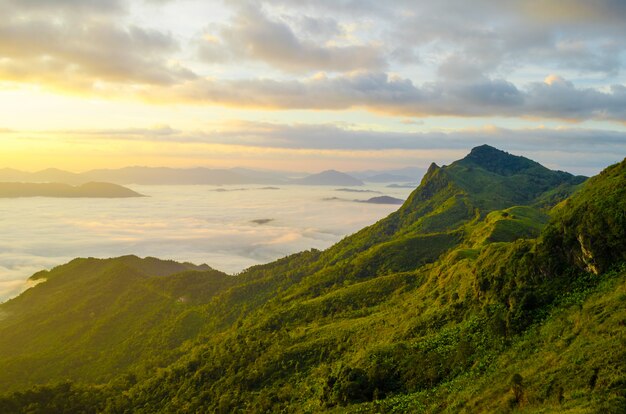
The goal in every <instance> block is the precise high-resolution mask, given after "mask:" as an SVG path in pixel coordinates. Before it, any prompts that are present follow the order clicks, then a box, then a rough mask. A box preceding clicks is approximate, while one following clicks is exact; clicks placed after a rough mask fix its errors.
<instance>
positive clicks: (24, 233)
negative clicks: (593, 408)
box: [0, 185, 411, 301]
mask: <svg viewBox="0 0 626 414" xmlns="http://www.w3.org/2000/svg"><path fill="white" fill-rule="evenodd" d="M224 188H225V189H229V187H224ZM232 188H235V187H232ZM239 188H241V186H237V187H236V189H239ZM132 189H134V190H135V191H137V192H139V193H142V194H146V195H148V196H149V197H145V198H133V199H104V200H86V199H83V200H69V199H52V198H33V199H5V200H1V201H0V232H1V233H2V234H3V237H2V239H0V252H1V253H0V301H3V300H6V299H8V298H10V297H12V296H15V295H17V294H18V293H20V292H21V291H23V290H24V289H25V288H28V287H29V282H28V281H27V279H28V277H29V276H31V275H32V274H33V273H35V272H37V271H39V270H42V269H46V268H51V267H54V266H56V265H60V264H62V263H65V262H67V261H69V260H71V259H73V258H74V257H88V256H93V257H112V256H120V255H126V254H136V255H138V256H156V257H159V258H164V259H174V260H181V261H190V262H193V263H197V264H200V263H207V264H208V265H210V266H212V267H214V268H216V269H219V270H223V271H226V272H229V273H236V272H239V271H241V270H243V269H245V268H247V267H249V266H252V265H255V264H259V263H266V262H269V261H271V260H274V259H277V258H280V257H283V256H285V255H288V254H291V253H295V252H298V251H301V250H306V249H310V248H317V249H323V248H326V247H328V246H330V245H331V244H333V243H335V242H337V241H339V240H340V239H341V238H343V237H344V236H345V235H347V234H350V233H353V232H355V231H357V230H359V229H361V228H362V227H365V226H367V225H368V224H371V223H374V222H375V221H377V220H378V219H380V218H382V217H384V216H386V215H387V214H389V213H391V212H392V211H394V210H396V209H397V208H398V206H394V205H372V204H367V203H354V202H351V201H346V202H341V201H339V202H334V203H328V202H324V201H323V200H324V198H327V197H331V196H333V195H336V194H337V193H336V191H335V188H333V187H311V186H308V187H301V186H285V187H283V188H280V189H278V190H275V191H264V190H263V189H260V188H258V186H250V187H249V188H248V189H247V190H246V191H224V192H216V191H214V190H215V187H212V186H145V187H144V186H132ZM365 189H370V190H372V191H380V192H382V193H384V194H387V195H390V196H394V197H398V198H403V199H404V198H406V196H407V195H408V193H409V192H410V191H411V190H410V189H390V188H385V187H384V185H377V186H374V185H373V186H367V187H365ZM368 196H371V195H370V194H363V197H362V198H363V199H364V200H365V199H367V198H369V197H368ZM268 220H269V221H268ZM260 221H263V224H262V225H261V224H259V222H260Z"/></svg>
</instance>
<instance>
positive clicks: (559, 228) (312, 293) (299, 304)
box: [0, 147, 626, 413]
mask: <svg viewBox="0 0 626 414" xmlns="http://www.w3.org/2000/svg"><path fill="white" fill-rule="evenodd" d="M472 177H474V179H475V180H479V181H480V182H481V185H480V186H479V187H480V188H478V187H476V188H472V186H473V185H474V184H473V181H472ZM489 188H492V189H493V191H491V192H489V191H488V189H489ZM574 192H575V193H574ZM572 193H574V194H573V195H571V196H570V197H569V198H568V199H567V200H566V201H563V197H565V196H566V195H570V194H572ZM557 202H558V203H559V204H558V205H557V206H556V207H555V208H553V209H551V210H549V209H548V208H547V206H548V205H554V204H555V203H557ZM625 202H626V161H625V162H622V163H621V164H619V165H616V166H613V167H610V168H609V169H607V170H606V171H605V172H603V173H602V174H600V175H599V176H597V177H594V178H592V179H590V180H588V181H587V182H585V183H584V184H582V185H581V179H580V178H579V177H573V176H571V175H569V174H566V173H561V172H553V171H550V170H547V169H545V168H544V167H542V166H540V165H539V164H536V163H534V162H532V161H530V160H526V159H523V158H521V157H514V156H511V155H509V154H506V153H503V152H501V151H498V150H495V149H493V148H490V147H479V148H478V149H475V150H473V151H472V153H471V154H470V155H469V156H468V157H466V158H465V159H464V160H461V161H458V162H456V163H454V164H452V165H450V166H448V167H437V166H434V165H433V166H432V167H431V168H430V169H429V172H428V173H427V174H426V176H425V177H424V180H423V181H422V183H421V185H420V187H418V188H417V189H416V190H415V192H414V193H413V194H412V195H411V197H410V198H409V199H408V200H407V202H406V203H405V204H404V205H403V206H402V207H401V208H400V209H399V210H398V211H397V212H396V213H394V214H392V215H390V216H389V217H388V218H386V219H384V220H381V221H380V222H378V223H376V224H374V225H373V226H370V227H368V228H366V229H363V230H362V231H360V232H358V233H356V234H355V235H353V236H350V237H347V238H346V239H344V240H343V241H341V242H340V243H338V244H337V245H335V246H333V247H331V248H330V249H328V250H326V251H324V252H319V251H308V252H303V253H300V254H296V255H292V256H289V257H287V258H284V259H281V260H279V261H277V262H274V263H270V264H267V265H262V266H255V267H253V268H251V269H249V270H248V271H246V272H244V273H242V274H240V275H238V276H236V277H229V276H226V275H223V274H220V273H219V272H215V271H211V270H206V269H202V270H195V269H188V268H185V269H180V271H179V270H178V269H174V268H172V269H171V272H170V271H168V272H164V273H176V274H173V275H169V276H167V275H166V274H161V275H160V276H150V275H147V274H142V273H141V268H142V263H141V261H138V260H137V259H133V260H134V261H135V262H136V264H135V265H134V266H130V265H128V264H127V263H122V264H120V263H118V262H119V261H120V260H121V261H122V262H124V260H128V259H123V258H122V259H114V260H111V261H94V262H93V263H92V264H91V265H88V266H87V265H86V266H87V267H89V266H94V270H93V272H92V271H89V270H87V268H85V270H84V271H79V270H80V269H79V267H80V265H81V263H87V262H90V261H92V259H87V260H86V261H80V260H79V261H75V262H71V263H70V264H68V265H66V266H68V267H67V268H65V269H63V268H61V270H62V272H61V273H60V276H58V277H55V276H54V275H52V274H50V275H46V278H47V280H48V281H47V282H45V283H42V284H40V285H38V286H36V287H35V288H33V289H31V290H29V291H27V292H25V293H24V294H23V295H22V296H20V297H19V298H16V299H15V300H13V301H11V302H9V303H7V304H5V305H2V306H0V312H5V313H7V314H9V316H5V317H4V319H3V320H2V321H0V329H1V327H2V326H5V327H6V326H9V325H8V324H11V323H12V324H19V323H24V321H25V319H16V318H17V316H16V315H18V314H20V315H21V314H22V312H25V311H23V310H22V311H20V310H19V309H18V308H13V309H12V308H11V307H14V306H16V305H15V304H19V303H20V301H21V300H25V299H28V300H30V302H29V305H28V308H32V307H37V306H38V302H39V301H41V302H42V303H44V304H45V303H46V301H49V300H50V297H52V296H50V295H48V294H47V293H42V292H44V291H43V290H42V289H44V288H46V285H49V284H52V286H53V287H54V286H56V289H59V291H60V293H58V295H59V296H60V297H63V298H64V299H63V301H64V307H65V308H67V312H72V309H78V310H79V311H80V310H84V309H87V308H86V307H87V304H81V301H80V300H81V298H88V297H89V296H88V295H89V294H91V295H94V296H93V297H92V299H91V300H89V301H88V302H89V303H92V302H95V303H97V302H98V301H100V300H101V301H103V303H108V304H110V306H111V307H112V309H109V310H107V312H105V313H103V314H98V315H96V318H95V319H96V320H95V321H93V322H91V323H90V324H89V326H87V325H80V324H79V325H78V326H80V327H81V329H80V335H78V336H76V337H72V336H71V335H72V334H74V335H77V332H71V329H70V328H69V327H68V326H70V327H71V326H72V325H73V322H72V324H69V325H66V324H67V321H68V320H70V321H73V319H71V318H67V317H64V318H65V319H63V318H61V319H58V318H51V319H52V321H53V322H52V325H49V326H50V327H53V329H48V328H45V327H41V328H37V329H36V330H32V329H31V332H37V335H36V336H37V337H39V336H42V337H43V338H44V339H45V340H46V341H48V342H46V344H47V345H45V346H46V347H49V346H50V344H52V345H53V346H54V345H55V344H54V341H55V340H57V338H58V334H56V333H54V332H56V331H57V330H58V331H59V332H65V334H64V335H66V336H65V337H64V338H65V340H64V342H66V343H69V344H70V345H64V347H66V349H69V350H70V352H69V355H70V356H69V357H67V358H66V359H56V360H55V359H54V358H48V356H47V355H44V356H43V357H42V358H41V359H40V360H39V361H40V363H42V364H43V365H41V366H39V367H38V366H35V365H33V366H32V367H31V368H30V370H29V375H30V376H32V375H35V373H36V375H38V377H37V378H35V379H28V376H26V375H25V374H24V372H23V371H19V372H18V369H17V367H19V364H20V359H19V355H20V353H19V352H17V351H16V350H15V349H14V350H12V352H14V354H13V355H11V356H9V357H7V358H5V359H4V360H0V366H1V367H3V368H4V367H9V368H10V367H14V368H12V369H13V370H12V371H10V372H9V371H7V372H9V373H8V374H6V375H5V374H4V373H3V372H0V378H2V380H4V381H5V384H9V383H10V381H11V379H12V380H13V381H14V382H13V383H12V384H14V385H13V386H12V387H13V389H22V390H23V389H25V387H27V386H28V385H30V384H35V383H39V384H44V383H45V382H49V383H51V385H45V386H40V387H38V388H33V389H30V390H29V391H23V392H17V393H13V394H7V395H6V396H5V397H4V398H0V411H7V412H26V411H28V412H50V411H61V412H62V411H63V410H65V411H66V412H80V411H82V412H111V413H118V412H145V413H151V412H189V413H191V412H280V411H284V412H326V411H331V412H332V411H334V412H445V413H453V412H454V413H456V412H572V413H574V412H577V413H578V412H580V413H583V412H585V413H586V412H590V413H591V412H598V411H606V412H623V411H624V409H626V394H625V392H624V389H625V388H624V384H626V363H625V362H624V361H626V358H624V357H626V355H625V354H624V352H625V351H624V349H626V347H625V346H624V345H626V335H625V332H626V330H625V329H624V324H625V323H626V322H625V321H626V301H625V298H626V268H625V267H624V262H625V261H626V260H625V259H626V256H625V255H624V252H625V251H626V249H624V247H626V246H625V243H626V237H624V236H625V234H624V228H626V226H624V224H626V223H625V222H624V211H626V209H625V208H624V207H626V206H625V204H624V203H625ZM76 263H78V264H76ZM107 263H108V264H107ZM113 264H115V266H113ZM109 265H111V266H113V269H118V270H113V271H112V270H111V269H110V268H109ZM152 265H154V267H151V268H152V269H153V270H152V272H153V273H154V272H156V271H157V269H158V268H159V267H160V266H161V265H160V264H159V263H158V262H152ZM72 266H77V268H76V269H73V268H72ZM119 266H123V269H124V271H123V273H124V276H123V277H119V278H116V277H114V274H119V272H120V271H119V269H120V267H119ZM147 266H148V264H147V263H146V267H147ZM163 266H165V264H163ZM169 266H174V267H175V265H172V264H171V263H170V264H169ZM97 269H100V270H97ZM51 273H54V271H53V272H51ZM87 274H89V276H85V275H87ZM97 275H100V276H97ZM83 278H84V280H85V283H84V284H81V283H80V281H81V280H82V279H83ZM120 279H122V280H120ZM66 281H67V283H68V285H69V286H70V287H68V289H70V290H72V291H75V292H76V296H74V297H72V296H68V295H66V294H65V293H63V292H64V288H62V286H63V285H62V284H63V283H66ZM97 281H102V283H104V285H102V286H100V285H97V284H96V282H97ZM56 283H58V285H55V284H56ZM94 285H95V286H97V288H95V289H93V290H90V289H91V288H92V287H93V286H94ZM106 286H116V287H115V289H109V288H107V287H106ZM46 289H52V288H50V287H48V288H46ZM107 291H110V292H113V291H115V292H119V293H117V294H114V293H111V294H110V295H109V294H107V295H103V294H102V293H101V292H107ZM81 292H86V293H85V294H81ZM124 292H126V293H124ZM138 292H139V293H138ZM156 292H158V293H159V295H157V294H156ZM131 296H132V298H131ZM29 298H30V299H29ZM150 303H153V305H150V306H145V304H150ZM68 304H71V306H68ZM133 304H136V306H135V305H133ZM90 306H91V305H90ZM55 309H59V306H57V308H55V307H54V306H52V307H50V308H47V310H46V308H45V306H42V312H43V314H44V315H45V314H52V313H55V312H56V311H55ZM148 309H152V310H151V311H148ZM11 312H13V313H12V314H11ZM79 313H81V314H82V313H83V312H79ZM109 313H112V315H110V314H109ZM155 314H156V315H158V316H154V315H155ZM11 315H12V316H11ZM40 315H41V314H40ZM111 318H112V319H111ZM110 320H115V321H119V323H112V324H107V322H108V321H110ZM55 323H56V324H57V325H54V324H55ZM107 326H108V327H109V328H104V327H107ZM111 326H113V327H115V329H113V330H110V329H112V328H111ZM126 326H128V328H126ZM93 327H96V328H98V329H96V333H102V335H101V336H97V334H94V335H95V336H91V335H86V334H85V332H86V331H87V332H89V329H92V328H93ZM99 327H103V328H102V329H100V328H99ZM107 329H109V330H107ZM40 331H41V332H46V331H47V332H49V334H48V335H49V336H48V337H46V336H45V335H44V334H41V335H39V332H40ZM68 331H69V332H68ZM78 337H80V338H82V339H81V340H77V339H75V338H78ZM111 338H116V339H115V340H112V339H111ZM172 338H174V339H172ZM127 339H129V341H130V342H129V343H128V344H127V343H126V342H125V341H126V340H127ZM24 340H26V339H25V338H24ZM100 341H102V342H100ZM107 341H109V342H107ZM101 343H105V344H107V345H106V348H104V349H105V350H106V351H104V350H103V349H102V348H100V349H99V350H98V353H97V354H96V352H95V349H98V347H99V346H100V344H101ZM5 346H6V347H10V343H9V342H8V341H7V342H6V343H5ZM25 347H26V350H28V345H25ZM42 349H43V348H42ZM85 349H90V353H88V354H89V358H92V359H88V358H87V357H86V356H85ZM128 350H133V351H134V352H135V354H132V355H135V358H134V359H132V360H131V361H130V362H127V363H125V364H124V363H120V362H119V361H120V359H119V358H116V357H110V356H109V355H114V356H115V355H119V353H123V354H124V355H126V354H128V353H129V351H128ZM163 350H165V351H163ZM16 352H17V353H16ZM20 352H21V351H20ZM25 352H26V351H25ZM94 354H96V355H97V356H96V357H95V359H93V358H94ZM50 361H53V362H50ZM76 361H78V362H76ZM94 361H95V362H94ZM113 362H115V363H116V364H114V363H113ZM46 364H47V365H46ZM72 364H78V365H79V368H77V369H75V370H74V371H71V370H70V371H67V372H62V371H61V369H62V368H64V369H65V367H68V366H72ZM81 364H83V365H81ZM91 365H94V366H96V367H100V368H98V369H97V370H96V372H97V375H96V374H94V375H91V374H90V375H87V374H86V372H87V369H88V367H90V366H91ZM81 367H83V368H84V370H83V369H82V368H81ZM157 367H162V368H161V369H156V368H157ZM3 371H5V370H3ZM25 377H26V378H27V379H28V380H25V379H24V378H25ZM65 379H68V380H72V381H73V382H72V383H70V382H60V381H62V380H65ZM46 380H47V381H46ZM7 386H8V385H7Z"/></svg>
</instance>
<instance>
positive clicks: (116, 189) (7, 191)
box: [0, 182, 143, 198]
mask: <svg viewBox="0 0 626 414" xmlns="http://www.w3.org/2000/svg"><path fill="white" fill-rule="evenodd" d="M18 197H58V198H127V197H143V195H142V194H139V193H137V192H135V191H133V190H131V189H129V188H126V187H122V186H121V185H117V184H111V183H96V182H91V183H86V184H82V185H79V186H71V185H69V184H59V183H4V182H0V198H18Z"/></svg>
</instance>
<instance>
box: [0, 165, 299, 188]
mask: <svg viewBox="0 0 626 414" xmlns="http://www.w3.org/2000/svg"><path fill="white" fill-rule="evenodd" d="M0 181H6V182H24V183H64V184H73V185H76V184H84V183H87V182H91V181H102V182H110V183H115V184H120V185H126V184H140V185H192V184H206V185H233V184H234V185H237V184H281V183H285V182H286V181H288V180H287V178H286V177H285V176H283V174H281V173H278V172H276V173H272V172H263V171H255V170H248V169H243V168H240V169H237V168H233V169H210V168H159V167H126V168H118V169H99V170H91V171H86V172H83V173H78V174H77V173H71V172H67V171H63V170H58V169H54V168H50V169H46V170H42V171H37V172H34V173H29V172H24V171H18V170H13V169H8V168H7V169H2V170H0Z"/></svg>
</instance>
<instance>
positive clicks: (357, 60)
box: [199, 7, 386, 72]
mask: <svg viewBox="0 0 626 414" xmlns="http://www.w3.org/2000/svg"><path fill="white" fill-rule="evenodd" d="M297 20H299V24H300V27H301V29H302V32H303V33H302V35H303V37H299V36H297V35H296V33H295V32H294V30H293V29H292V27H291V26H290V25H289V24H287V23H286V22H285V21H281V20H272V19H270V18H268V16H267V15H265V14H264V13H263V12H262V11H261V10H260V9H258V8H253V7H243V8H241V9H240V10H238V11H237V13H236V16H235V18H234V20H233V21H232V22H231V23H230V24H227V25H225V26H224V27H221V28H220V29H219V30H218V33H217V35H205V36H204V38H203V41H202V43H201V45H200V50H199V54H200V57H201V58H202V59H204V60H205V61H207V62H210V63H214V62H216V63H221V62H223V61H241V60H252V61H261V62H265V63H267V64H268V65H270V66H271V67H274V68H279V69H281V70H284V71H288V72H314V71H317V70H325V71H351V70H355V69H370V70H371V69H381V68H383V67H385V66H386V61H385V58H384V56H383V54H382V51H381V50H380V48H379V47H377V46H373V45H333V44H328V43H329V42H326V43H325V44H324V42H321V43H320V42H319V39H318V38H320V37H321V38H322V39H323V38H325V37H326V38H335V37H336V36H337V35H339V34H341V29H340V28H339V25H338V24H337V23H336V21H334V20H332V19H329V18H320V19H316V18H312V17H309V16H304V17H301V18H299V19H297ZM316 38H317V39H316ZM316 40H317V41H316Z"/></svg>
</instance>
